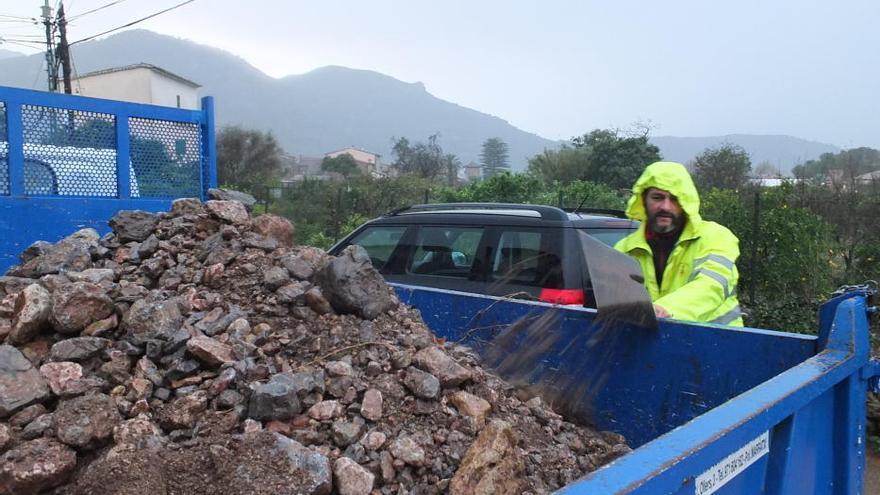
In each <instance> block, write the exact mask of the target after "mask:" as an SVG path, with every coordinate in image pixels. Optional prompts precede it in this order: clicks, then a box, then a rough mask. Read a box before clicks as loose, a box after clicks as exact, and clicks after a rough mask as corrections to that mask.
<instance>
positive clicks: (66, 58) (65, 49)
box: [58, 3, 73, 94]
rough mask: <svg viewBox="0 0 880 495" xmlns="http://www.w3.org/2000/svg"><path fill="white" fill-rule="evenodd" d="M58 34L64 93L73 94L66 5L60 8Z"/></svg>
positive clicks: (62, 4)
mask: <svg viewBox="0 0 880 495" xmlns="http://www.w3.org/2000/svg"><path fill="white" fill-rule="evenodd" d="M58 33H59V34H60V35H61V41H60V42H59V43H58V56H59V57H61V70H62V74H63V76H64V92H65V93H67V94H72V93H73V90H72V88H71V87H70V46H69V45H68V44H67V18H66V17H64V3H61V6H60V7H59V8H58Z"/></svg>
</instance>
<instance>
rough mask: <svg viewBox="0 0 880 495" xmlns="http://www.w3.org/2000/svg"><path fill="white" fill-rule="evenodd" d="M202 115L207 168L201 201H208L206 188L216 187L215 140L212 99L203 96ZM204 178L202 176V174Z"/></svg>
mask: <svg viewBox="0 0 880 495" xmlns="http://www.w3.org/2000/svg"><path fill="white" fill-rule="evenodd" d="M202 114H203V116H204V120H203V122H202V132H203V133H204V138H203V139H202V143H203V145H204V149H203V150H202V153H203V154H204V155H203V156H205V157H206V158H207V160H206V166H207V167H208V184H207V187H205V184H203V185H202V191H201V192H202V200H203V201H204V200H206V199H208V188H211V187H217V138H216V136H215V134H214V97H213V96H205V97H203V98H202ZM202 177H204V174H202Z"/></svg>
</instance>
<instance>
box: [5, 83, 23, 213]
mask: <svg viewBox="0 0 880 495" xmlns="http://www.w3.org/2000/svg"><path fill="white" fill-rule="evenodd" d="M6 133H7V134H8V135H9V137H8V139H9V141H8V142H9V152H8V153H9V156H8V158H7V160H8V164H9V193H10V194H11V195H12V196H24V128H23V127H22V123H21V103H19V102H17V101H9V100H7V101H6Z"/></svg>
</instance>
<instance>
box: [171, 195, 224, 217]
mask: <svg viewBox="0 0 880 495" xmlns="http://www.w3.org/2000/svg"><path fill="white" fill-rule="evenodd" d="M215 199H219V198H215ZM204 212H205V207H204V206H202V202H201V201H200V200H199V198H178V199H175V200H174V201H172V202H171V215H172V216H175V217H179V216H182V215H198V214H200V213H204Z"/></svg>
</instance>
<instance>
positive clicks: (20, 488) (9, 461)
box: [0, 438, 76, 495]
mask: <svg viewBox="0 0 880 495" xmlns="http://www.w3.org/2000/svg"><path fill="white" fill-rule="evenodd" d="M75 467H76V452H74V451H73V450H71V449H70V448H68V447H66V446H64V445H61V444H60V443H58V442H55V441H54V440H49V439H46V438H40V439H37V440H33V441H30V442H25V443H23V444H21V445H19V446H18V447H16V448H15V449H12V450H10V451H9V452H6V454H4V455H3V456H2V457H0V494H3V495H24V494H27V493H40V492H42V491H43V490H47V489H49V488H53V487H56V486H58V485H60V484H62V483H64V481H66V480H67V477H68V476H69V475H70V473H71V472H73V469H74V468H75Z"/></svg>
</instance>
